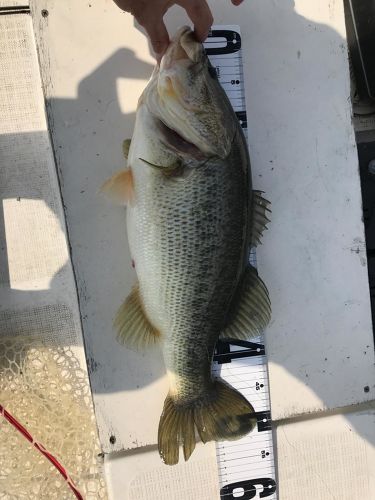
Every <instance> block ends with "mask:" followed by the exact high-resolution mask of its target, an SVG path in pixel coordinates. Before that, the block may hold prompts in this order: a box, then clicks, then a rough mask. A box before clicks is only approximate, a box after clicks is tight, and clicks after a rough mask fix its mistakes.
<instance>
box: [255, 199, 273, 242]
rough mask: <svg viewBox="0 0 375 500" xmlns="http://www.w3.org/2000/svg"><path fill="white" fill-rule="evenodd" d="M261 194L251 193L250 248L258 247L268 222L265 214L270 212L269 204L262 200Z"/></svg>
mask: <svg viewBox="0 0 375 500" xmlns="http://www.w3.org/2000/svg"><path fill="white" fill-rule="evenodd" d="M262 194H263V193H262V191H253V207H252V214H253V220H252V234H251V246H252V247H256V246H257V245H259V243H260V240H261V237H262V235H263V232H264V231H265V230H266V229H267V224H268V222H270V220H269V219H268V217H267V215H266V214H267V213H270V212H271V210H270V209H269V208H268V207H269V206H270V205H271V203H270V202H269V201H268V200H266V199H265V198H263V196H262Z"/></svg>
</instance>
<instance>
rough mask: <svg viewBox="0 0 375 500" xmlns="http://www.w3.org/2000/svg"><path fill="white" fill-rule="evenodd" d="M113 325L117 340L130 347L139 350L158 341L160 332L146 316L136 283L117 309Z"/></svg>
mask: <svg viewBox="0 0 375 500" xmlns="http://www.w3.org/2000/svg"><path fill="white" fill-rule="evenodd" d="M114 327H115V328H116V330H117V340H118V341H119V342H120V343H121V344H124V345H126V346H127V347H130V348H131V349H136V350H139V349H141V348H145V347H148V346H151V345H153V344H156V343H157V342H158V341H159V339H160V336H161V335H160V332H159V331H158V330H156V329H155V327H154V326H153V325H152V324H151V322H150V320H149V319H148V318H147V316H146V313H145V311H144V307H143V304H142V299H141V296H140V293H139V285H138V284H137V285H135V286H134V287H133V289H132V291H131V292H130V294H129V296H128V297H127V299H126V300H125V302H124V303H123V305H122V306H121V307H120V309H119V310H118V312H117V315H116V318H115V321H114Z"/></svg>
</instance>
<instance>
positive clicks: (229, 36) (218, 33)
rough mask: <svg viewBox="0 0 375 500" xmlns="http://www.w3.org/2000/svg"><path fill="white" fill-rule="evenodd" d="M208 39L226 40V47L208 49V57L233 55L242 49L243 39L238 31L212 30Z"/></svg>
mask: <svg viewBox="0 0 375 500" xmlns="http://www.w3.org/2000/svg"><path fill="white" fill-rule="evenodd" d="M208 38H225V40H226V44H225V46H224V47H207V48H206V54H207V55H208V56H214V55H219V54H220V55H222V54H233V53H234V52H238V51H239V50H240V48H241V37H240V35H239V34H238V33H237V32H236V31H232V30H212V31H211V32H210V34H209V35H208Z"/></svg>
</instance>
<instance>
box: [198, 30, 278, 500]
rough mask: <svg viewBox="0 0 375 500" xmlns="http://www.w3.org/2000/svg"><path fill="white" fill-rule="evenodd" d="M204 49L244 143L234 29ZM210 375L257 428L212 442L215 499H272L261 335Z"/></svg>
mask: <svg viewBox="0 0 375 500" xmlns="http://www.w3.org/2000/svg"><path fill="white" fill-rule="evenodd" d="M204 46H205V49H206V52H207V54H208V57H209V59H210V61H211V64H212V65H213V66H214V67H215V68H216V72H217V75H218V79H219V82H220V84H221V85H222V87H223V89H224V90H225V92H226V94H227V96H228V98H229V100H230V102H231V104H232V106H233V109H234V111H235V112H236V114H237V117H238V119H239V121H240V124H241V127H242V130H243V132H244V135H245V137H246V138H247V118H246V103H245V88H244V78H243V68H242V48H241V34H240V28H239V26H232V25H226V26H213V27H212V29H211V32H210V34H209V37H208V39H207V40H206V42H205V43H204ZM250 263H251V264H252V265H253V266H254V267H256V254H255V251H252V253H251V255H250ZM241 344H242V345H241ZM212 372H213V374H214V376H220V378H222V379H224V380H225V381H227V382H228V383H230V385H231V386H233V387H234V388H235V389H237V390H238V391H239V392H241V394H243V395H244V396H245V397H246V398H247V399H248V400H249V401H250V402H251V403H252V405H253V406H254V409H255V411H256V412H257V427H256V429H254V430H253V432H252V433H250V434H248V435H246V436H245V437H243V438H241V439H239V440H238V441H222V442H217V443H216V457H217V463H218V471H219V483H220V497H221V499H222V500H232V499H233V500H234V499H241V498H243V499H246V500H248V499H252V498H255V499H258V498H267V500H276V499H277V491H276V469H275V458H274V452H273V446H274V445H273V439H272V428H271V415H270V399H269V388H268V372H267V358H266V355H265V350H264V339H263V336H259V337H256V338H252V339H251V341H249V342H248V343H247V345H246V342H244V341H242V342H240V341H238V342H236V343H228V342H220V341H219V343H218V345H217V348H216V354H215V357H214V363H213V367H212Z"/></svg>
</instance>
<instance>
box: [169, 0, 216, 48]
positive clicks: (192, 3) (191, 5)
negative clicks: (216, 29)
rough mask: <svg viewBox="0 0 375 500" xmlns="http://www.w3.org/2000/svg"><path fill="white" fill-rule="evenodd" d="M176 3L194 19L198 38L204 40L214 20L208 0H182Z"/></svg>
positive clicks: (200, 40)
mask: <svg viewBox="0 0 375 500" xmlns="http://www.w3.org/2000/svg"><path fill="white" fill-rule="evenodd" d="M176 3H178V4H179V5H181V7H183V8H184V9H185V10H186V12H187V14H188V16H189V17H190V19H191V20H192V22H193V24H194V32H195V36H196V38H197V40H198V41H199V42H204V41H205V40H206V38H207V35H208V32H209V31H210V28H211V26H212V23H213V20H214V18H213V17H212V13H211V10H210V8H209V6H208V4H207V2H206V0H180V1H179V2H176Z"/></svg>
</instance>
